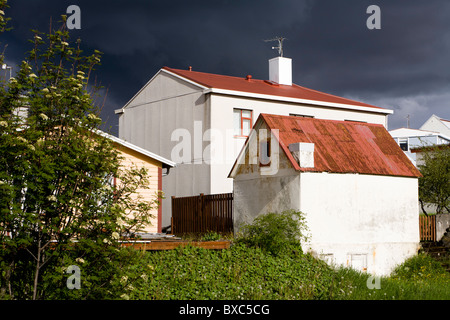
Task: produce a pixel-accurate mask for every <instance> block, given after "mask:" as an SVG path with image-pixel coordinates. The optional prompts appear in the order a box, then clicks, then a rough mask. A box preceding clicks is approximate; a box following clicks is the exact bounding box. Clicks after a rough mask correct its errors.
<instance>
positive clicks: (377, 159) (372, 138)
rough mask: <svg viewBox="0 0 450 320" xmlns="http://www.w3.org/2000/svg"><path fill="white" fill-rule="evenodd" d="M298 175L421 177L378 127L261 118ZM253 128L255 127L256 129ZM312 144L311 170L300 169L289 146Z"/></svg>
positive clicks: (354, 123)
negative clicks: (303, 172)
mask: <svg viewBox="0 0 450 320" xmlns="http://www.w3.org/2000/svg"><path fill="white" fill-rule="evenodd" d="M258 121H265V122H266V124H267V126H268V127H269V128H270V129H271V130H273V129H278V130H279V131H278V136H277V135H276V133H275V131H272V133H274V135H275V136H276V137H277V139H278V142H279V144H280V147H281V149H282V150H283V151H284V153H285V154H286V156H287V158H288V159H289V160H290V162H291V163H292V165H293V167H294V169H296V170H297V171H313V172H333V173H360V174H375V175H389V176H405V177H420V176H421V174H420V172H419V171H418V170H417V168H416V167H415V166H414V165H413V164H412V163H411V161H410V160H409V159H408V158H407V156H406V155H405V154H404V153H403V151H402V150H401V148H400V147H399V146H398V144H397V143H396V142H395V141H394V139H393V138H392V137H391V135H390V134H389V132H388V131H387V130H386V129H385V128H384V127H383V126H382V125H380V124H370V123H359V122H351V121H336V120H322V119H311V118H299V117H292V116H279V115H269V114H261V115H260V117H259V118H258V120H257V122H258ZM255 127H257V126H256V125H255ZM298 142H306V143H314V167H313V168H301V167H300V166H299V164H298V162H297V161H296V160H295V159H294V157H293V156H292V154H291V152H290V151H289V145H290V144H291V143H298Z"/></svg>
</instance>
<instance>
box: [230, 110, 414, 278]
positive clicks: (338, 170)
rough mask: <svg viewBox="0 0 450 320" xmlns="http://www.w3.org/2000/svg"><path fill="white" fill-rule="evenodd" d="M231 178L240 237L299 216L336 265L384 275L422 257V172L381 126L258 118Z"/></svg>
mask: <svg viewBox="0 0 450 320" xmlns="http://www.w3.org/2000/svg"><path fill="white" fill-rule="evenodd" d="M229 176H230V178H233V179H234V183H233V185H234V213H233V214H234V227H235V231H237V230H238V229H239V228H240V227H241V226H242V225H243V224H244V223H249V222H251V221H252V220H253V219H254V218H255V217H256V216H258V215H260V214H263V213H267V212H281V211H283V210H287V209H295V210H299V211H301V212H303V213H305V215H306V221H307V225H308V227H309V230H310V236H311V239H310V241H309V242H308V243H305V244H303V247H304V250H306V251H311V252H313V253H314V254H316V255H317V256H319V257H322V258H323V259H325V260H327V261H330V262H333V263H335V264H342V265H346V266H351V267H353V268H356V269H359V270H365V271H367V272H369V273H373V274H377V275H386V274H389V273H390V272H391V271H392V269H393V268H394V267H395V266H396V265H397V264H400V263H402V262H403V261H404V260H405V259H406V258H408V257H410V256H413V255H414V254H416V253H417V250H418V245H419V241H420V239H419V219H418V212H419V208H418V177H419V176H420V173H419V171H418V170H417V169H416V167H415V166H414V165H413V164H412V163H411V162H410V161H409V159H408V158H407V157H406V155H405V154H404V153H403V152H402V150H401V149H400V147H399V146H398V145H397V144H396V143H395V141H394V140H393V139H392V137H391V136H390V135H389V133H388V131H387V130H386V128H385V127H384V126H383V125H381V124H369V123H358V122H348V121H336V120H322V119H311V118H298V117H292V116H279V115H269V114H260V116H259V118H258V120H257V122H256V123H255V126H254V128H253V130H252V131H251V133H250V136H249V138H248V139H247V141H246V143H245V145H244V147H243V148H242V150H241V152H240V154H239V156H238V158H237V160H236V163H235V164H234V166H233V168H232V170H231V172H230V175H229Z"/></svg>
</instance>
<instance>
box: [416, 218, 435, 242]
mask: <svg viewBox="0 0 450 320" xmlns="http://www.w3.org/2000/svg"><path fill="white" fill-rule="evenodd" d="M419 229H420V241H436V216H435V215H433V216H419Z"/></svg>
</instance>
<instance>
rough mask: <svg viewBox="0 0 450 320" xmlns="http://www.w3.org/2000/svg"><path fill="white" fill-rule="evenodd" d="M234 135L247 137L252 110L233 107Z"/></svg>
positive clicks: (250, 125)
mask: <svg viewBox="0 0 450 320" xmlns="http://www.w3.org/2000/svg"><path fill="white" fill-rule="evenodd" d="M233 112H234V114H233V117H234V119H233V120H234V136H235V137H247V136H248V134H249V133H250V130H251V129H252V122H253V120H252V116H253V111H252V110H245V109H234V110H233Z"/></svg>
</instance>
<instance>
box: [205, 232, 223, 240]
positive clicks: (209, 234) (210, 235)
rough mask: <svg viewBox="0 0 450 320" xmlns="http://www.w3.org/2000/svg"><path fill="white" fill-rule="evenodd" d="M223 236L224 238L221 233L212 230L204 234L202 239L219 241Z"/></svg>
mask: <svg viewBox="0 0 450 320" xmlns="http://www.w3.org/2000/svg"><path fill="white" fill-rule="evenodd" d="M221 238H222V236H221V235H220V234H219V233H217V232H214V231H210V232H207V233H205V234H204V235H202V238H201V240H202V241H217V240H219V239H221Z"/></svg>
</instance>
